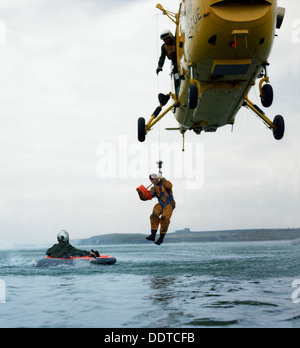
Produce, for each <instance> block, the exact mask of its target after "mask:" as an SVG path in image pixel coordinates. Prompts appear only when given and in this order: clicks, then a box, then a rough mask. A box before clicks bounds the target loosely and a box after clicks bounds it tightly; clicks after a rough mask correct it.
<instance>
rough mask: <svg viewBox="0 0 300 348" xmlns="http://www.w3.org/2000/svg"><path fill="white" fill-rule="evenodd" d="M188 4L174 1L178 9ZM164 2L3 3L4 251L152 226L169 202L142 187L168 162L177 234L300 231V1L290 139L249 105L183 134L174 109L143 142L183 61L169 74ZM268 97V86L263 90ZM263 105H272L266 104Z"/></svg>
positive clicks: (291, 14) (288, 79)
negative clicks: (163, 57)
mask: <svg viewBox="0 0 300 348" xmlns="http://www.w3.org/2000/svg"><path fill="white" fill-rule="evenodd" d="M178 3H179V2H178V1H177V0H166V1H165V2H164V3H163V4H164V5H165V6H166V7H167V8H169V9H172V10H174V12H176V11H177V10H178ZM155 5H156V2H155V1H152V0H145V1H144V0H138V1H133V0H131V1H130V0H128V1H124V0H111V1H102V0H39V1H36V0H35V1H33V0H14V1H11V0H1V2H0V77H1V78H0V120H1V124H0V125H1V126H0V164H1V167H0V190H1V191H0V248H6V247H9V246H12V245H14V244H21V243H49V244H51V243H54V242H55V240H56V234H57V233H58V232H59V231H60V230H61V229H66V230H68V231H69V232H70V234H71V238H73V239H74V238H85V237H90V236H93V235H97V234H105V233H148V232H149V229H150V226H149V225H150V224H149V216H150V213H151V211H152V207H153V205H154V203H155V202H141V201H140V200H139V199H138V196H137V193H136V191H135V189H136V187H137V186H139V185H141V184H144V185H145V186H148V184H149V182H148V174H149V173H151V172H155V171H157V168H156V161H158V159H159V151H158V143H159V139H160V141H161V148H162V149H163V155H162V159H163V161H164V162H165V165H164V173H165V175H166V176H167V177H168V178H169V179H170V180H171V181H172V182H173V184H174V195H175V199H176V201H177V209H176V210H175V212H174V215H173V218H172V223H171V226H170V231H171V232H172V231H174V230H177V229H182V228H185V227H190V228H191V229H192V230H195V231H205V230H218V229H222V230H225V229H251V228H287V227H290V228H293V227H300V214H299V211H300V196H299V166H300V163H299V146H300V137H299V133H300V122H299V120H300V111H299V106H300V103H299V95H300V93H299V61H300V51H299V49H300V5H299V1H298V0H281V1H279V5H280V6H284V7H286V8H287V14H286V18H285V22H284V24H283V26H282V29H281V30H280V31H278V34H279V36H278V38H276V41H275V45H274V48H273V51H272V55H271V57H270V59H269V61H270V63H271V66H270V68H269V75H270V79H271V83H272V85H273V88H274V91H275V102H274V104H273V105H272V107H271V108H270V109H268V110H267V115H268V116H269V117H270V118H271V119H273V117H274V116H275V115H277V114H282V115H283V116H284V117H285V120H286V126H287V130H286V136H285V138H284V140H283V141H280V142H277V141H275V140H274V138H273V136H272V133H271V132H270V131H269V130H268V129H267V128H266V127H265V126H264V125H263V123H262V122H261V121H260V120H259V119H258V118H257V117H256V116H255V115H253V114H252V112H250V111H249V110H246V109H243V110H241V111H240V113H239V114H238V117H237V119H236V125H235V126H234V128H233V132H231V127H229V126H228V127H224V128H222V129H219V130H218V131H217V133H212V134H203V135H201V136H196V135H195V134H194V133H192V132H190V133H187V135H186V142H187V144H186V150H187V151H186V152H185V154H182V152H181V136H180V134H179V133H177V132H167V131H165V130H164V128H165V127H176V126H177V123H176V121H175V119H174V117H173V116H172V114H170V115H169V116H167V117H166V118H165V119H164V120H163V121H162V122H161V125H160V126H159V127H156V129H155V130H154V131H153V132H152V133H151V134H149V136H148V139H147V142H146V143H144V144H140V143H138V142H137V140H136V133H137V132H136V123H137V118H138V117H140V116H144V117H145V118H149V117H150V115H151V113H152V112H153V110H154V109H155V108H156V106H157V94H158V92H165V93H167V92H169V88H170V82H169V76H168V74H169V67H168V66H167V65H166V67H165V69H164V72H163V73H162V75H161V77H160V78H159V79H158V78H157V77H156V74H155V70H156V66H157V61H158V56H159V52H160V45H161V42H160V41H159V40H158V36H159V34H160V33H161V31H162V30H163V29H165V28H170V29H172V30H173V29H174V27H173V24H172V23H171V22H170V21H168V20H167V19H166V17H165V16H162V15H158V11H157V10H156V8H155ZM251 98H252V99H253V100H254V102H256V103H259V100H258V99H259V92H258V89H257V86H256V92H253V93H251ZM259 105H260V104H259Z"/></svg>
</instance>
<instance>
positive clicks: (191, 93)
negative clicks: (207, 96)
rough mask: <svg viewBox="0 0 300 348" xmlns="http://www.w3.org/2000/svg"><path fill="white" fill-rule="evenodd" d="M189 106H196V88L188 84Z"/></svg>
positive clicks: (193, 108)
mask: <svg viewBox="0 0 300 348" xmlns="http://www.w3.org/2000/svg"><path fill="white" fill-rule="evenodd" d="M188 102H189V108H190V109H191V110H195V109H196V107H197V106H198V88H197V86H190V88H189V94H188Z"/></svg>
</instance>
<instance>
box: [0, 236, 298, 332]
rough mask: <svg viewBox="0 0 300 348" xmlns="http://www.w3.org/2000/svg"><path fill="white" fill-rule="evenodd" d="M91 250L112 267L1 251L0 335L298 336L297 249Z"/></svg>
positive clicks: (38, 252) (266, 245) (252, 245)
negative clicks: (160, 331) (214, 331)
mask: <svg viewBox="0 0 300 348" xmlns="http://www.w3.org/2000/svg"><path fill="white" fill-rule="evenodd" d="M93 247H95V248H97V249H98V250H99V251H100V252H101V253H102V254H105V255H108V254H109V255H113V256H115V257H116V258H117V260H118V261H117V263H116V264H115V265H112V266H99V265H98V266H96V265H91V264H88V263H86V262H82V261H81V262H78V263H76V264H75V265H74V266H69V265H64V266H59V267H53V268H37V267H36V266H35V264H36V261H37V260H39V259H41V258H43V257H44V253H45V250H43V249H23V250H7V251H0V327H2V328H3V327H99V328H202V327H291V328H296V327H300V304H297V302H299V301H297V299H298V297H299V298H300V296H299V295H298V294H297V292H296V291H297V288H295V287H294V288H293V287H292V284H293V283H294V282H295V280H297V279H300V241H294V242H289V241H284V242H249V243H205V244H200V243H199V244H189V243H183V244H167V243H166V244H164V245H162V246H160V247H158V246H156V245H154V244H152V243H149V244H145V245H112V246H103V247H101V246H93ZM299 283H300V281H299ZM292 295H294V299H292ZM295 299H296V300H295ZM1 301H2V302H3V303H2V302H1Z"/></svg>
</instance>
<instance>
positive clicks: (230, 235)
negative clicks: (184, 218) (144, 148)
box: [73, 228, 300, 246]
mask: <svg viewBox="0 0 300 348" xmlns="http://www.w3.org/2000/svg"><path fill="white" fill-rule="evenodd" d="M146 236H147V235H146V234H121V233H120V234H118V233H115V234H103V235H98V236H94V237H90V238H85V239H77V240H75V241H73V242H74V244H76V245H82V246H83V245H105V244H106V245H108V244H145V243H147V241H146V240H145V238H146ZM296 239H300V228H296V229H252V230H226V231H204V232H196V231H191V230H190V229H189V228H185V229H183V230H178V231H175V232H173V233H168V234H167V238H166V240H165V241H166V243H207V242H247V241H276V240H296Z"/></svg>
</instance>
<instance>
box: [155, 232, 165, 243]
mask: <svg viewBox="0 0 300 348" xmlns="http://www.w3.org/2000/svg"><path fill="white" fill-rule="evenodd" d="M164 238H165V234H161V235H160V236H159V238H158V240H157V242H155V244H156V245H161V244H162V243H163V242H164Z"/></svg>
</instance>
